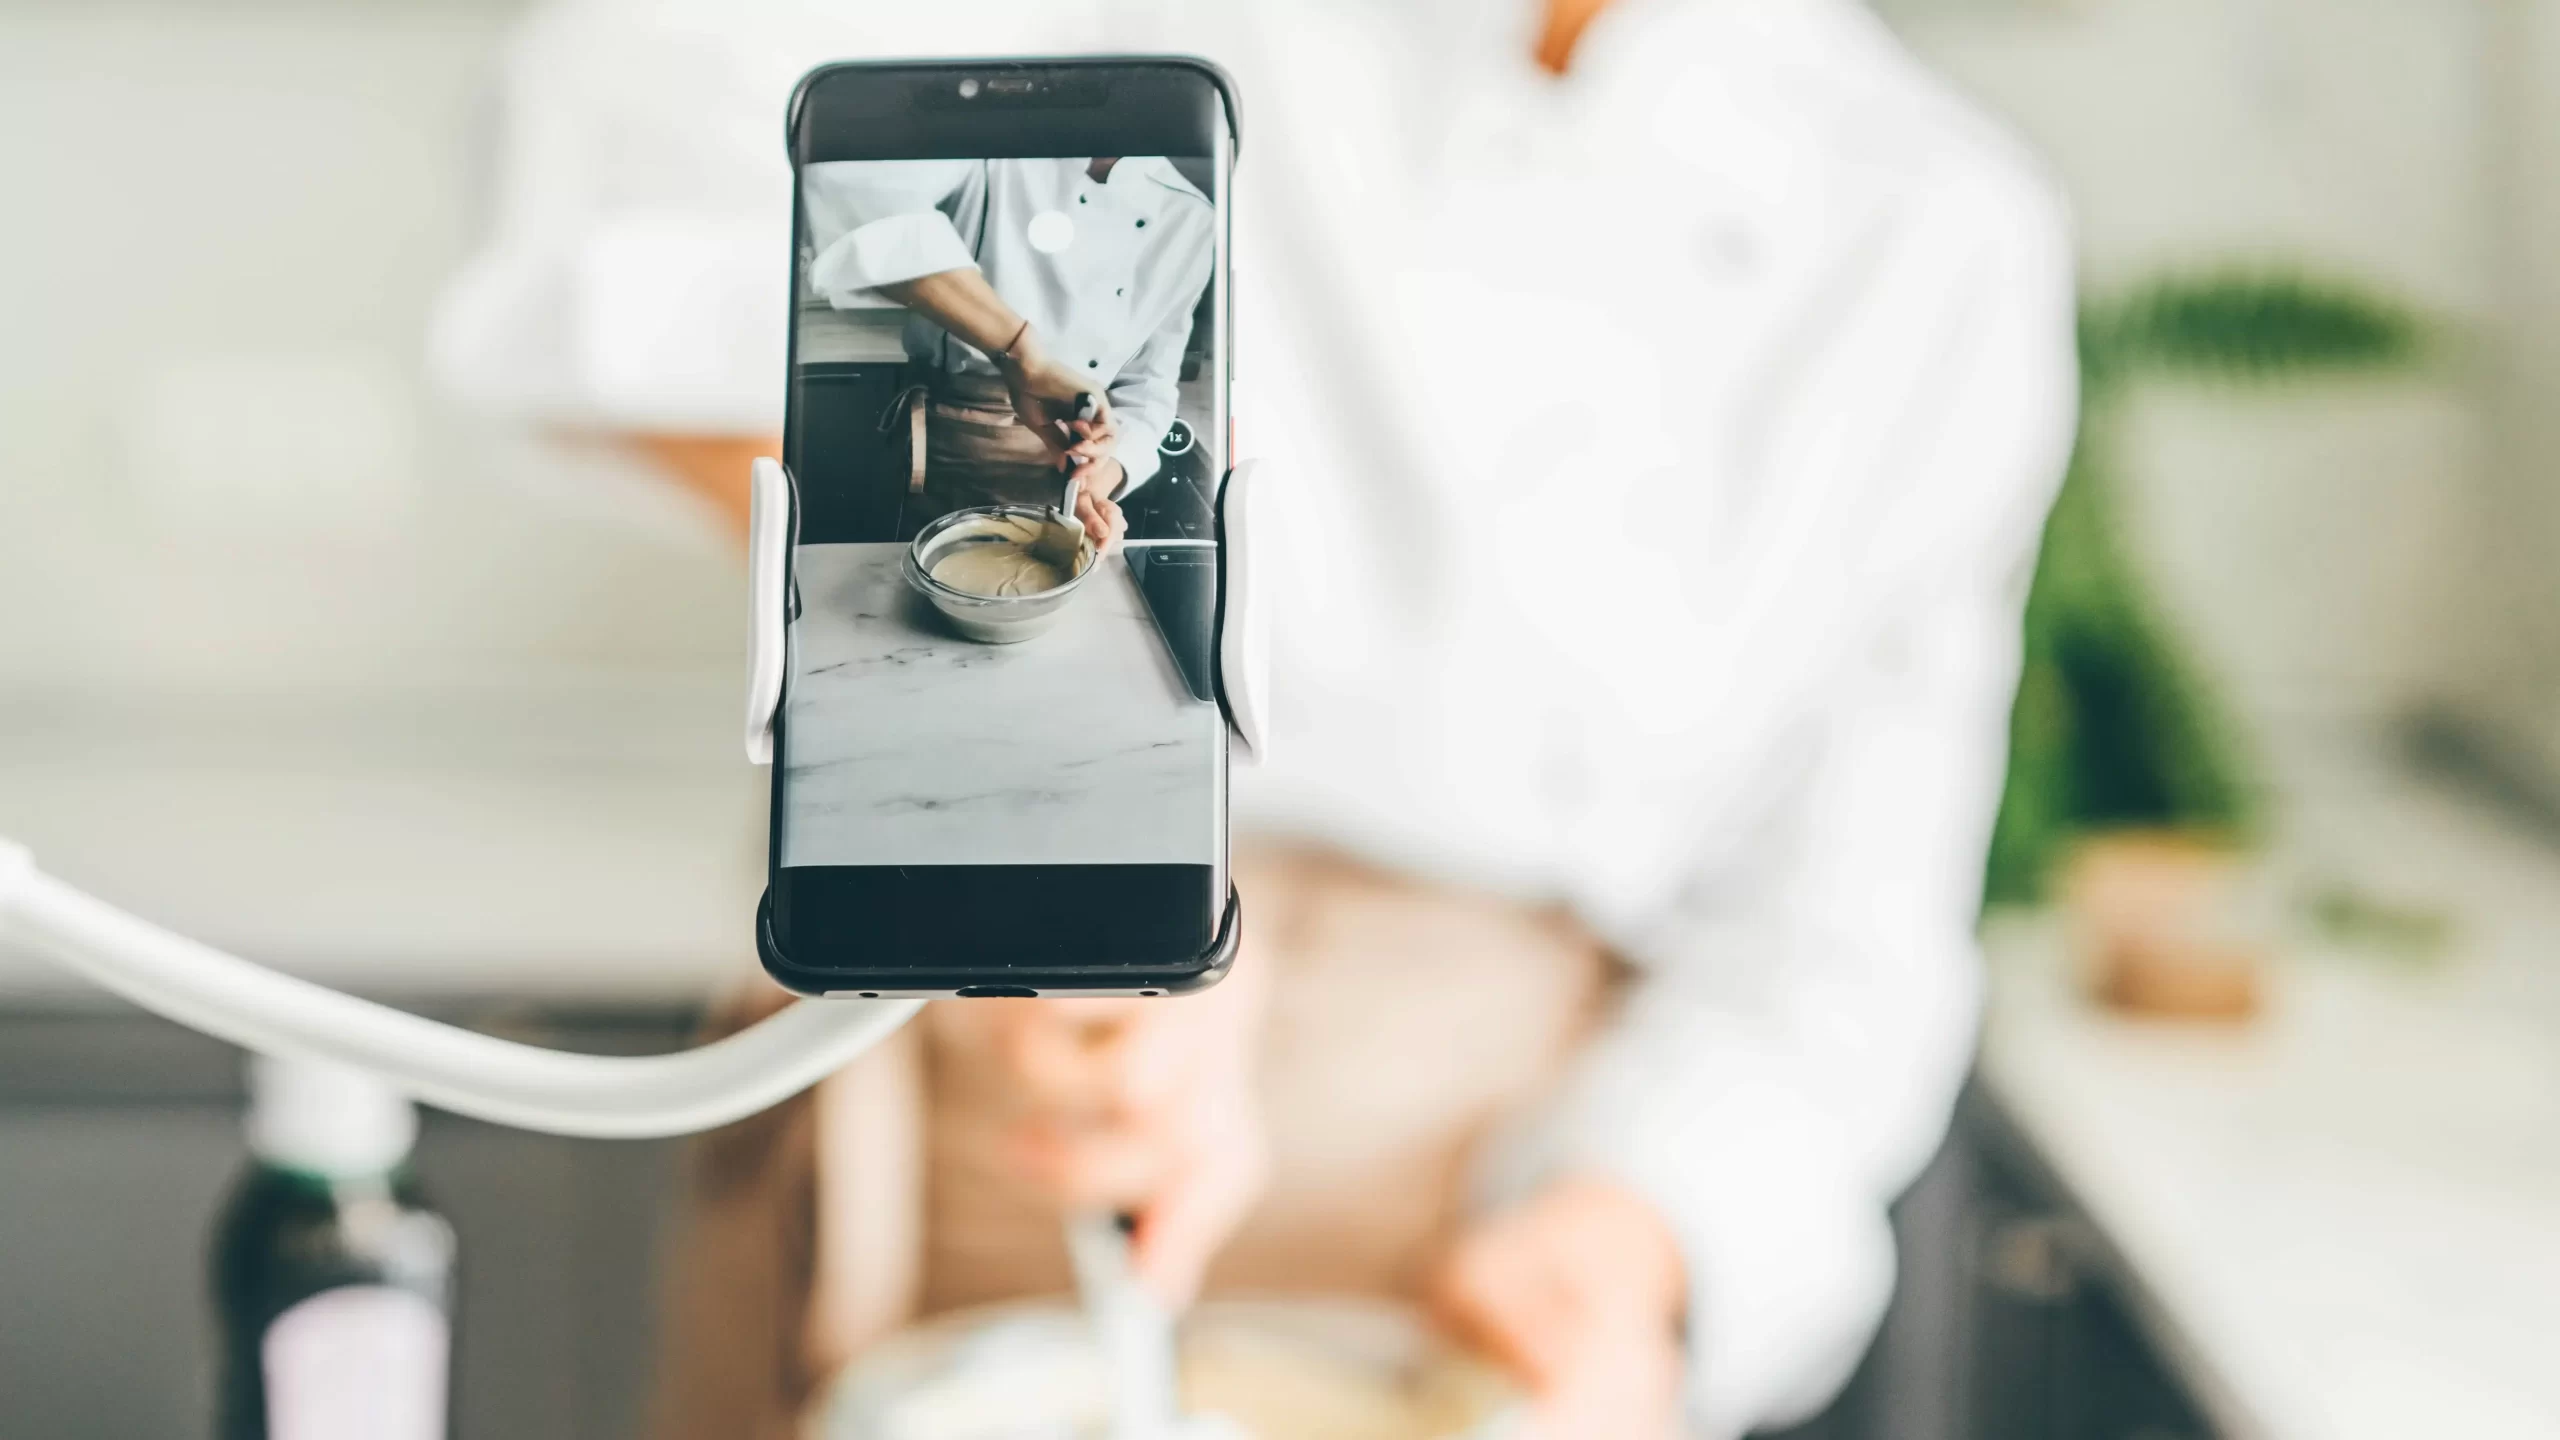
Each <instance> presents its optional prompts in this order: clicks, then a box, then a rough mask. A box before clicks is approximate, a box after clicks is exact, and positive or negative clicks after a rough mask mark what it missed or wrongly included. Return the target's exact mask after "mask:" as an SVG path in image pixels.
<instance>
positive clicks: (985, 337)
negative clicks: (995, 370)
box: [880, 270, 1023, 356]
mask: <svg viewBox="0 0 2560 1440" xmlns="http://www.w3.org/2000/svg"><path fill="white" fill-rule="evenodd" d="M880 293H881V294H883V295H886V296H888V297H889V298H890V299H892V300H895V301H897V302H898V303H899V304H901V305H904V306H906V307H907V308H908V309H910V310H913V311H915V312H916V313H918V314H920V315H922V316H924V317H925V318H926V319H928V320H931V321H932V322H933V323H935V324H936V325H939V326H941V327H942V328H943V329H945V330H948V331H950V332H951V333H952V334H953V335H955V336H957V337H959V338H960V339H962V340H966V341H967V342H969V343H970V344H972V345H975V346H977V347H978V348H979V349H980V350H982V351H984V352H986V353H987V354H988V355H990V356H997V355H1002V354H1003V353H1004V352H1005V351H1006V350H1007V349H1009V348H1010V347H1011V346H1012V345H1013V342H1014V340H1015V339H1016V338H1017V337H1019V336H1020V335H1021V334H1022V328H1023V320H1022V316H1021V315H1020V314H1018V313H1016V312H1015V310H1014V308H1013V307H1012V306H1010V305H1007V304H1006V303H1004V297H1003V296H1001V295H998V294H997V293H996V288H995V287H994V286H992V285H990V284H988V283H987V277H986V275H985V274H984V273H982V272H980V271H977V270H944V271H942V272H940V273H938V274H933V275H919V276H917V277H916V278H915V279H913V280H901V281H898V282H897V283H895V284H892V285H883V286H881V287H880Z"/></svg>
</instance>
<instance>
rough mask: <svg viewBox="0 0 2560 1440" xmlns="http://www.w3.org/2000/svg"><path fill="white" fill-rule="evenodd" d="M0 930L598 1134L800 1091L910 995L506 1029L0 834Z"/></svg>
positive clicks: (460, 1102)
mask: <svg viewBox="0 0 2560 1440" xmlns="http://www.w3.org/2000/svg"><path fill="white" fill-rule="evenodd" d="M0 933H8V934H11V935H14V936H17V937H21V938H24V939H27V940H31V941H33V942H34V943H35V944H36V945H37V946H39V947H41V948H43V949H44V950H46V951H48V952H50V953H51V954H52V955H53V956H54V958H56V959H57V960H59V961H61V962H62V964H63V965H64V966H65V967H66V968H68V969H70V970H72V971H73V972H75V973H77V974H79V975H82V976H84V977H86V978H87V979H90V980H92V981H95V982H96V983H97V984H99V985H101V986H104V987H105V988H107V989H109V990H112V991H114V992H116V993H117V994H119V995H122V996H124V997H125V998H126V999H128V1000H131V1001H132V1002H133V1003H135V1004H136V1005H139V1006H141V1007H142V1008H143V1009H146V1010H149V1011H152V1012H154V1013H156V1014H159V1015H162V1016H165V1017H167V1018H169V1019H171V1020H175V1021H177V1022H178V1023H179V1024H181V1025H185V1026H188V1027H189V1028H191V1029H195V1030H200V1031H203V1032H204V1033H205V1034H208V1035H212V1036H215V1037H216V1038H219V1039H223V1040H228V1041H230V1042H231V1043H233V1044H235V1045H240V1046H244V1047H247V1048H249V1049H252V1050H258V1051H262V1052H264V1053H267V1054H270V1055H279V1056H285V1057H290V1058H299V1059H311V1060H329V1061H335V1062H338V1063H340V1064H345V1065H353V1066H357V1067H360V1068H362V1069H366V1070H371V1071H373V1072H375V1073H376V1074H379V1075H381V1076H382V1077H383V1078H384V1079H386V1080H388V1081H389V1082H390V1083H391V1084H392V1085H393V1086H395V1087H397V1088H398V1089H400V1090H403V1091H405V1092H407V1093H408V1094H410V1095H411V1096H413V1097H415V1098H416V1099H418V1100H421V1101H423V1102H425V1103H427V1104H430V1105H434V1106H437V1107H438V1108H441V1109H445V1110H451V1111H454V1112H455V1113H457V1114H462V1115H469V1116H472V1117H474V1118H477V1119H481V1120H488V1121H492V1122H495V1123H497V1124H500V1125H512V1126H515V1127H517V1128H519V1129H525V1130H540V1131H546V1132H548V1133H551V1134H554V1135H576V1136H585V1137H592V1138H599V1139H635V1138H641V1137H648V1136H659V1135H681V1134H687V1133H691V1132H693V1131H697V1130H708V1129H712V1128H714V1127H716V1126H720V1125H725V1124H727V1123H729V1122H730V1121H733V1120H739V1119H743V1118H745V1117H746V1116H749V1115H752V1114H754V1113H756V1112H757V1111H759V1110H763V1109H765V1108H766V1107H768V1106H770V1105H773V1104H775V1103H777V1102H779V1101H781V1100H784V1099H787V1098H789V1097H790V1096H792V1095H794V1094H797V1093H798V1092H800V1091H801V1090H804V1089H806V1088H808V1087H809V1086H811V1085H813V1084H816V1083H817V1082H818V1081H819V1080H821V1079H824V1078H825V1077H826V1076H827V1075H829V1074H830V1073H832V1072H834V1071H835V1070H837V1069H839V1068H841V1067H843V1066H844V1065H846V1064H847V1063H849V1062H851V1061H852V1060H853V1059H854V1058H855V1057H856V1056H858V1055H860V1054H862V1052H864V1051H865V1050H868V1049H870V1048H871V1047H872V1046H873V1045H876V1044H878V1043H879V1042H880V1041H881V1040H882V1039H884V1038H886V1037H887V1036H888V1035H889V1034H890V1032H892V1031H894V1030H896V1029H897V1028H898V1027H899V1026H900V1025H903V1024H905V1023H906V1021H907V1020H908V1018H909V1017H911V1016H913V1015H914V1014H915V1012H916V1010H917V1009H918V1008H919V1007H920V1006H921V1005H922V1003H923V1002H921V1001H915V1000H804V1001H802V1002H800V1003H799V1004H797V1005H794V1006H792V1007H791V1008H789V1009H787V1010H784V1011H782V1012H780V1013H779V1014H776V1015H774V1016H772V1017H770V1018H768V1019H766V1020H764V1021H762V1022H760V1023H758V1024H756V1025H754V1026H751V1027H749V1028H748V1029H745V1030H742V1031H740V1032H738V1033H737V1034H735V1035H731V1036H729V1037H727V1038H725V1039H722V1040H718V1041H714V1042H713V1043H711V1044H709V1045H704V1046H700V1047H698V1048H696V1049H692V1050H683V1051H678V1052H676V1053H674V1054H669V1055H644V1056H606V1055H575V1054H569V1053H566V1052H562V1051H557V1050H546V1049H543V1048H542V1047H540V1046H536V1045H525V1044H519V1043H517V1042H515V1041H511V1040H501V1039H498V1038H497V1037H495V1036H491V1035H482V1034H478V1033H476V1032H473V1031H469V1030H464V1029H460V1028H458V1027H455V1026H451V1025H446V1024H442V1023H440V1022H438V1021H434V1020H429V1019H426V1018H424V1017H423V1016H418V1015H411V1014H408V1013H406V1012H404V1011H400V1010H394V1009H392V1008H390V1007H389V1006H386V1005H378V1004H375V1003H373V1002H372V1001H369V1000H360V999H358V998H356V997H355V996H352V995H346V994H342V993H340V992H338V991H335V990H331V989H329V988H327V987H326V986H322V985H315V984H313V983H311V982H310V981H307V980H301V979H297V978H295V977H293V976H290V975H284V974H280V973H278V972H276V971H273V970H269V969H267V968H266V967H264V966H261V965H256V964H253V963H251V962H249V961H247V960H243V959H241V958H239V957H238V956H235V955H229V954H225V953H224V952H222V951H220V950H217V949H214V948H213V947H212V946H209V945H204V944H200V943H198V942H196V941H194V940H190V939H187V938H186V937H185V936H183V935H178V934H175V933H172V932H171V931H168V930H164V929H162V928H160V927H159V926H157V925H153V924H151V923H150V922H148V921H145V920H142V919H139V918H137V917H135V916H132V915H128V914H126V913H124V912H123V911H121V910H118V909H116V908H115V907H113V906H111V905H108V904H106V903H105V902H104V901H101V900H98V899H96V898H95V897H93V896H90V895H87V894H85V893H83V892H81V891H80V890H77V889H75V888H73V887H72V886H70V885H67V884H64V883H63V882H62V881H60V880H57V879H55V878H53V877H52V876H50V875H46V874H45V873H43V872H42V871H40V870H38V869H37V868H36V865H35V861H34V858H33V857H32V856H31V855H30V854H29V853H28V852H27V850H26V848H25V847H24V846H21V845H17V844H14V843H12V842H10V841H8V840H5V839H0Z"/></svg>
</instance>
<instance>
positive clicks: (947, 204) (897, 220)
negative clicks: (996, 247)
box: [800, 160, 984, 309]
mask: <svg viewBox="0 0 2560 1440" xmlns="http://www.w3.org/2000/svg"><path fill="white" fill-rule="evenodd" d="M979 168H980V167H979V165H978V164H977V162H975V161H968V160H839V161H827V162H822V163H820V164H816V165H809V166H805V167H803V169H802V171H801V176H800V193H801V203H802V205H803V206H804V207H805V208H806V210H807V212H808V220H809V235H808V238H809V248H810V252H811V253H810V260H809V271H808V274H809V288H810V290H811V291H812V292H814V293H816V294H817V295H819V296H820V297H822V298H824V299H825V300H826V301H827V303H829V304H830V305H834V306H836V307H838V308H839V309H842V308H847V307H849V306H853V305H860V304H862V303H864V302H866V301H868V300H870V299H871V298H872V296H871V292H872V291H875V290H877V289H878V288H879V287H881V286H883V285H895V284H898V283H899V282H901V281H906V280H914V279H919V278H921V277H923V276H926V275H940V274H942V273H944V272H946V271H951V270H974V269H976V268H978V262H977V259H976V257H975V256H974V255H972V254H971V253H970V248H969V243H968V242H967V241H966V240H963V239H962V238H961V237H960V231H959V229H958V227H957V226H955V225H954V224H953V223H952V214H951V207H955V206H957V205H960V204H962V203H964V200H965V199H966V192H968V191H969V190H970V188H971V184H970V182H971V181H972V180H973V179H974V178H975V177H976V176H977V174H978V172H979ZM978 203H980V204H983V203H984V197H983V196H980V197H978Z"/></svg>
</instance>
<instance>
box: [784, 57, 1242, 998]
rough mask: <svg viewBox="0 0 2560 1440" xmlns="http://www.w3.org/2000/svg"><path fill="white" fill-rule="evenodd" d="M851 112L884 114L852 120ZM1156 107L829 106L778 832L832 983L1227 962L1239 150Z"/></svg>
mask: <svg viewBox="0 0 2560 1440" xmlns="http://www.w3.org/2000/svg"><path fill="white" fill-rule="evenodd" d="M848 68H853V69H857V70H860V69H862V68H863V67H848ZM1195 83H1196V81H1195ZM828 84H837V85H850V86H852V87H854V90H855V92H856V93H855V94H854V95H853V97H852V100H853V104H854V105H855V106H856V107H861V106H868V107H870V109H871V111H872V112H877V113H879V114H880V115H882V116H883V117H884V118H882V119H881V120H880V121H879V123H876V124H872V125H864V124H862V123H861V116H860V114H854V115H847V114H845V113H844V112H842V111H829V110H825V109H824V108H823V107H824V106H825V105H826V104H827V102H828V100H829V91H828V89H827V85H828ZM1144 91H1145V86H1144V85H1143V84H1141V83H1139V82H1138V81H1134V80H1128V81H1123V80H1122V78H1121V76H1119V75H1118V74H1116V73H1115V72H1114V71H1113V70H1111V69H1109V68H1107V67H1058V68H1055V69H1032V68H1001V69H978V70H970V69H966V68H961V67H928V68H923V69H921V70H909V71H880V70H871V71H869V73H867V74H856V75H853V76H850V77H842V78H838V77H833V76H829V77H824V83H820V84H817V85H813V86H812V87H810V88H809V89H808V90H807V93H806V98H805V99H804V102H803V104H804V108H805V109H807V111H808V112H809V113H808V114H807V115H804V116H803V119H802V123H801V126H800V131H801V133H800V135H799V136H798V137H796V143H797V144H798V146H799V154H800V157H801V163H800V164H799V166H798V174H799V185H798V207H797V208H798V237H797V240H798V248H797V253H796V257H795V259H796V264H795V279H794V286H793V289H794V304H795V323H794V333H793V342H792V352H793V353H792V365H791V390H792V393H791V403H790V422H789V433H788V435H787V437H786V445H785V449H786V454H785V461H786V464H787V465H788V467H789V468H790V470H791V472H792V475H793V478H794V482H795V485H796V488H797V493H798V513H797V527H798V533H797V537H796V543H795V545H794V548H793V552H792V568H793V578H794V585H795V589H796V597H797V614H796V618H795V619H794V620H793V622H792V626H791V645H790V667H789V674H788V680H787V683H786V687H785V699H784V706H783V712H782V715H781V717H780V723H779V724H778V725H777V727H776V731H777V748H776V757H775V758H776V772H777V773H776V791H775V800H776V810H775V816H774V856H775V868H776V918H777V921H787V920H789V919H791V918H794V917H796V918H798V919H800V920H802V921H804V922H810V923H803V924H801V925H799V926H797V927H793V928H797V929H799V930H800V931H802V932H804V933H803V934H802V935H799V936H795V937H794V941H795V943H794V945H793V948H794V949H795V951H797V952H799V953H802V954H811V953H815V952H818V951H828V952H831V953H835V954H837V955H838V956H839V958H840V959H841V961H842V962H843V963H846V964H852V965H856V966H858V967H861V968H866V969H868V968H876V967H880V966H885V965H894V964H907V963H914V964H926V965H931V966H936V967H939V968H942V969H949V968H951V967H953V966H960V967H962V968H969V967H970V966H971V965H982V966H983V965H991V964H994V963H997V962H998V961H999V959H1001V961H1002V963H1003V964H1005V965H1008V966H1018V965H1020V964H1021V963H1023V960H1024V957H1025V955H1026V954H1028V955H1030V956H1032V957H1034V958H1035V959H1037V960H1043V961H1045V962H1047V963H1049V964H1052V965H1058V966H1075V965H1081V964H1095V965H1109V964H1112V963H1115V962H1116V961H1118V960H1121V959H1128V960H1139V959H1143V958H1145V957H1147V956H1154V957H1156V958H1159V959H1161V958H1166V957H1168V956H1169V955H1171V954H1172V953H1173V952H1180V953H1181V954H1182V955H1186V956H1187V955H1190V954H1193V953H1195V952H1198V951H1200V950H1201V949H1203V948H1204V947H1205V945H1206V943H1207V941H1208V939H1209V938H1210V937H1211V936H1213V935H1214V934H1215V933H1216V930H1217V922H1218V918H1219V912H1220V911H1221V910H1222V908H1223V905H1224V901H1225V867H1226V843H1227V841H1226V793H1225V787H1226V760H1227V749H1226V744H1227V741H1226V727H1225V721H1224V717H1223V715H1222V713H1221V710H1220V708H1219V705H1218V703H1217V694H1216V689H1215V670H1214V666H1215V651H1216V622H1217V605H1218V577H1219V565H1218V555H1217V545H1218V529H1217V522H1216V501H1217V493H1218V486H1219V484H1220V482H1221V480H1222V479H1223V477H1224V476H1225V474H1226V469H1227V460H1226V455H1225V445H1226V438H1227V433H1228V426H1227V358H1226V357H1227V347H1226V343H1225V341H1226V337H1225V323H1226V308H1225V304H1224V296H1223V294H1222V282H1223V279H1224V276H1225V270H1226V267H1225V246H1226V238H1227V225H1226V208H1225V192H1226V189H1227V181H1228V176H1227V167H1228V163H1229V148H1228V146H1227V145H1226V144H1225V143H1224V142H1223V138H1222V136H1221V135H1220V134H1219V133H1218V132H1221V131H1223V128H1224V127H1223V122H1222V121H1221V123H1220V124H1218V125H1216V126H1213V127H1210V133H1208V134H1205V135H1204V134H1202V133H1201V127H1199V126H1197V125H1191V126H1174V127H1165V126H1163V125H1161V124H1157V123H1154V122H1150V121H1148V120H1146V119H1145V117H1144V116H1142V115H1139V114H1136V113H1134V112H1132V111H1126V110H1124V111H1123V112H1122V113H1120V114H1118V115H1115V107H1114V105H1113V97H1114V95H1115V93H1118V94H1121V95H1123V96H1124V97H1135V96H1138V95H1140V94H1142V93H1144ZM901 102H903V103H901ZM1062 117H1064V118H1066V119H1068V120H1069V121H1071V122H1072V123H1063V124H1062V123H1058V122H1059V121H1060V119H1061V118H1062ZM813 120H814V122H815V123H814V124H813V123H812V121H813ZM830 134H832V136H833V140H832V142H831V141H830V140H829V139H828V138H827V137H828V136H829V135H830ZM1184 134H1189V135H1190V136H1192V137H1193V138H1192V142H1191V143H1190V144H1188V145H1182V146H1163V147H1161V148H1159V149H1158V150H1156V151H1154V152H1149V153H1121V151H1122V149H1123V146H1122V145H1120V144H1117V143H1109V142H1120V141H1130V140H1143V139H1158V140H1162V139H1164V138H1169V137H1179V136H1181V135H1184ZM813 137H814V138H813ZM1128 148H1130V149H1133V150H1134V148H1135V147H1128ZM954 151H963V152H967V153H953V152H954ZM845 152H851V153H845ZM900 152H906V153H900ZM1069 152H1071V153H1069ZM1115 512H1116V513H1115ZM1043 906H1046V907H1049V909H1050V911H1051V916H1050V919H1049V920H1048V921H1047V922H1040V921H1038V920H1036V919H1034V920H1030V921H1025V922H1019V923H1018V922H1016V921H1014V920H1011V919H1008V918H988V917H987V916H986V915H985V913H984V912H986V911H988V910H990V909H1009V908H1013V907H1031V909H1032V910H1033V911H1037V910H1038V909H1039V908H1040V907H1043ZM1097 907H1102V908H1103V909H1107V910H1115V911H1118V912H1120V913H1119V914H1118V915H1117V916H1116V917H1104V916H1101V915H1100V913H1099V912H1098V911H1097ZM973 912H974V916H973ZM1068 913H1080V914H1086V915H1091V916H1094V917H1095V918H1091V919H1077V920H1069V919H1067V918H1065V916H1066V915H1067V914H1068ZM838 921H840V922H842V923H841V925H839V924H837V923H834V922H838ZM955 926H956V927H958V928H959V929H961V930H963V931H965V932H967V933H965V934H960V935H954V934H952V933H950V932H951V930H952V929H953V928H954V927H955ZM820 936H825V937H832V938H824V939H820V938H817V937H820ZM846 936H858V937H862V939H861V940H860V941H858V942H857V941H853V940H850V939H844V938H842V937H846ZM813 939H814V940H815V941H816V943H812V941H813ZM1026 947H1027V949H1026ZM1133 947H1134V948H1135V951H1136V952H1137V953H1135V954H1133V953H1131V952H1132V949H1133ZM973 955H974V956H979V957H980V959H979V960H976V961H973V960H971V959H970V957H971V956H973Z"/></svg>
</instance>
